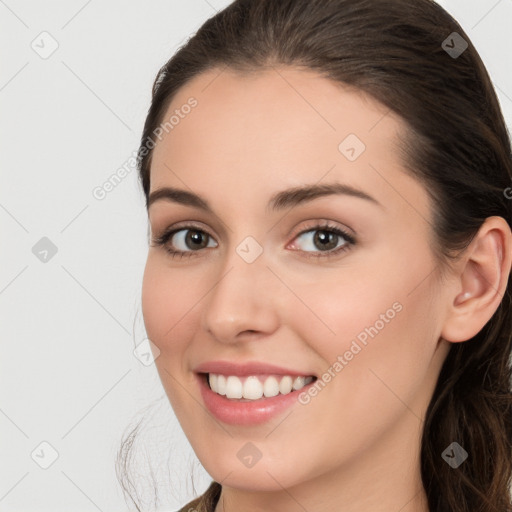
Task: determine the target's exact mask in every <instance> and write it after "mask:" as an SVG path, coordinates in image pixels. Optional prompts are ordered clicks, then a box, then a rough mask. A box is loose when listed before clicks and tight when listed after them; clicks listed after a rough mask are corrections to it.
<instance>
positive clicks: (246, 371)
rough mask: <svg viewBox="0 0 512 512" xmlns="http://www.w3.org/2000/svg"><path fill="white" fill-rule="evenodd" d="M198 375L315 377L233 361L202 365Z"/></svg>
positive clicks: (257, 363) (300, 372) (253, 362)
mask: <svg viewBox="0 0 512 512" xmlns="http://www.w3.org/2000/svg"><path fill="white" fill-rule="evenodd" d="M194 371H195V372H196V373H215V374H221V375H238V376H240V377H244V376H248V375H261V374H274V375H290V376H297V377H299V376H305V377H307V376H310V375H311V376H314V374H313V373H310V372H308V371H305V372H302V371H297V370H292V369H290V368H284V367H282V366H276V365H273V364H268V363H263V362H259V361H249V362H245V363H233V362H231V361H208V362H206V363H201V364H200V365H198V366H196V367H195V368H194Z"/></svg>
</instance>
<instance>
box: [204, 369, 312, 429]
mask: <svg viewBox="0 0 512 512" xmlns="http://www.w3.org/2000/svg"><path fill="white" fill-rule="evenodd" d="M196 377H197V378H198V380H199V387H200V389H201V396H202V397H203V400H204V403H205V405H206V407H207V408H208V410H209V411H210V412H211V413H212V414H213V415H214V416H215V417H216V418H217V419H218V420H220V421H222V422H224V423H229V424H230V425H257V424H260V423H265V422H266V421H268V420H269V419H270V418H273V417H274V416H277V415H278V414H279V413H281V412H283V411H284V410H285V409H287V408H288V407H291V406H292V405H293V404H294V403H295V402H297V399H298V396H299V394H300V393H302V392H303V391H307V389H308V388H309V387H310V386H312V385H313V384H314V383H315V381H313V382H310V383H309V384H308V385H306V386H304V387H303V388H301V389H299V390H297V391H291V392H290V393H288V394H287V395H281V394H279V395H276V396H273V397H270V398H267V397H263V398H260V399H259V400H253V401H251V402H239V401H237V400H230V399H229V398H226V397H225V396H223V395H219V394H217V393H215V392H213V391H212V390H211V389H210V387H209V386H208V384H207V383H206V379H205V378H204V374H203V375H199V374H196Z"/></svg>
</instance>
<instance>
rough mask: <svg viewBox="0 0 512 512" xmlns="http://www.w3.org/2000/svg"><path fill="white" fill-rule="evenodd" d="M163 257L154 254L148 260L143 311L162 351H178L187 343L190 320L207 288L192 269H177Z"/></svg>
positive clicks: (146, 326)
mask: <svg viewBox="0 0 512 512" xmlns="http://www.w3.org/2000/svg"><path fill="white" fill-rule="evenodd" d="M160 258H161V256H160V255H151V254H150V255H149V256H148V260H147V262H146V267H145V269H144V276H143V281H142V297H141V301H142V314H143V317H144V325H145V328H146V332H147V335H148V338H149V339H150V340H151V341H152V342H153V343H154V344H155V345H156V346H157V347H158V348H159V349H160V351H161V352H162V353H164V354H165V353H167V352H169V353H174V354H175V353H176V352H177V351H180V350H182V349H183V348H184V347H185V345H186V343H187V336H188V337H190V335H191V333H190V321H191V319H192V318H193V317H194V311H195V310H197V308H195V306H197V305H198V303H199V301H200V299H201V296H202V295H203V292H202V288H201V286H200V283H199V278H198V277H197V276H195V275H194V274H193V273H192V272H190V273H187V272H186V271H183V270H180V271H173V270H172V269H170V268H168V267H166V266H165V264H164V263H162V262H161V261H160ZM187 326H188V329H187ZM187 332H188V335H187V334H186V333H187Z"/></svg>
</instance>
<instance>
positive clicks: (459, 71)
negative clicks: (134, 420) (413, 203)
mask: <svg viewBox="0 0 512 512" xmlns="http://www.w3.org/2000/svg"><path fill="white" fill-rule="evenodd" d="M453 32H457V33H458V35H459V36H460V37H461V38H462V39H463V40H464V41H465V42H467V44H468V45H469V46H468V47H467V49H466V50H465V51H463V52H462V54H460V55H453V53H452V54H451V55H450V54H449V53H450V52H449V48H450V47H451V48H453V47H455V48H457V46H456V42H455V41H457V45H459V48H461V46H460V42H461V40H460V39H455V40H454V39H453V36H452V33H453ZM450 37H452V39H450ZM455 37H457V36H455ZM445 40H447V41H448V45H447V44H446V43H443V42H444V41H445ZM274 65H289V66H294V67H302V68H304V69H308V70H313V71H316V72H318V73H319V74H321V75H322V76H325V77H327V78H329V79H331V80H333V81H335V82H339V83H341V84H345V85H349V86H352V87H355V88H356V89H359V90H362V91H364V92H365V93H367V94H369V95H371V96H372V97H374V98H375V99H377V100H378V101H380V102H381V103H382V104H384V105H385V106H387V107H388V108H389V109H391V111H393V112H395V113H397V114H398V115H399V116H401V118H402V119H403V120H404V122H405V123H406V126H407V128H408V130H407V134H406V135H407V136H406V137H405V138H404V140H403V141H402V144H401V146H400V149H401V150H402V157H403V162H404V167H405V168H406V170H407V172H408V173H410V174H411V175H412V176H413V177H415V178H416V179H418V180H419V181H421V182H422V183H423V184H424V186H425V188H426V190H427V191H428V193H429V195H430V197H431V200H432V204H433V205H434V219H435V224H434V233H433V234H434V245H433V251H434V252H435V255H436V257H437V258H438V262H439V267H440V269H441V270H443V269H447V268H449V267H450V264H451V263H452V262H453V261H454V259H455V258H456V257H457V253H460V251H463V250H464V248H466V247H467V245H468V244H469V243H470V242H471V240H472V239H473V237H474V236H475V234H476V233H477V231H478V229H479V227H480V226H481V225H482V223H483V222H484V220H485V219H486V218H487V217H490V216H495V215H496V216H501V217H503V218H505V219H506V221H507V222H508V224H509V226H510V225H511V224H512V207H511V205H512V201H511V200H509V199H507V197H506V194H505V189H507V188H508V187H510V186H511V184H512V158H511V146H510V138H509V134H508V132H507V128H506V125H505V121H504V119H503V115H502V113H501V110H500V107H499V103H498V100H497V97H496V94H495V91H494V89H493V87H492V83H491V80H490V78H489V75H488V73H487V71H486V69H485V66H484V64H483V63H482V60H481V59H480V56H479V55H478V53H477V51H476V50H475V48H474V47H473V46H472V45H471V42H470V40H469V37H468V36H467V35H466V33H465V32H464V31H463V29H462V28H461V27H460V25H459V24H458V23H457V22H456V21H455V20H454V19H453V18H452V17H451V16H450V15H449V14H448V13H447V12H446V11H445V10H444V9H443V8H441V7H440V6H439V5H438V4H436V3H435V2H433V1H431V0H414V1H411V0H236V1H234V2H233V3H232V4H230V5H229V6H228V7H226V8H225V9H224V10H222V11H220V12H218V13H217V14H216V15H215V16H213V17H212V18H210V19H208V20H207V21H206V22H205V23H204V24H203V25H202V26H201V28H200V29H199V30H198V31H197V33H196V34H195V35H194V36H193V37H192V38H190V39H189V40H188V41H187V42H186V43H185V44H184V45H183V46H182V47H181V48H180V49H179V50H178V51H177V53H176V54H175V55H174V56H173V57H172V58H171V59H170V60H169V61H168V62H167V63H166V64H165V65H164V66H163V67H162V68H161V69H160V71H159V72H158V75H157V77H156V79H155V82H154V85H153V91H152V102H151V106H150V108H149V112H148V115H147V119H146V122H145V125H144V130H143V134H142V139H141V146H140V149H139V170H140V180H141V184H142V188H143V191H144V194H145V196H146V202H147V199H148V194H149V188H150V167H151V155H152V151H150V150H149V151H148V149H147V146H146V144H147V140H149V139H150V138H151V137H152V136H153V133H154V130H155V129H156V128H157V127H158V126H159V125H160V123H161V122H163V116H164V115H165V113H166V110H167V108H168V106H169V104H170V102H171V101H172V99H173V97H174V96H175V95H176V92H177V91H178V90H179V89H180V88H182V87H183V86H184V85H185V84H186V83H187V82H188V81H189V80H190V79H192V78H193V77H195V76H197V75H199V74H200V73H203V72H205V71H207V70H210V69H213V68H218V69H219V71H220V70H221V69H223V68H224V67H229V68H230V69H233V70H236V71H239V72H241V73H244V72H246V73H248V72H257V71H258V70H260V69H265V68H270V67H272V66H274ZM509 190H510V189H509ZM146 204H147V203H146ZM510 282H511V276H509V280H508V285H507V289H506V292H505V295H504V297H503V299H502V301H501V303H500V305H499V307H498V309H497V311H496V312H495V314H494V315H493V317H492V318H491V319H490V320H489V322H488V323H487V324H486V325H485V326H484V327H483V328H482V330H481V331H480V332H479V333H478V334H477V335H475V336H474V338H472V339H471V340H468V341H466V342H463V343H456V344H452V345H451V347H450V352H449V354H448V356H447V358H446V360H445V362H444V365H443V367H442V369H441V372H440V375H439V379H438V382H437V386H436V388H435V391H434V394H433V397H432V400H431V402H430V405H429V407H428V410H427V413H426V417H425V423H424V429H423V436H422V440H421V474H422V480H423V485H424V488H425V490H426V494H427V498H428V504H429V509H430V511H431V512H448V511H449V512H510V511H511V510H512V507H511V497H510V483H511V477H512V447H511V441H512V392H511V380H512V379H511V375H512V370H511V366H510V359H509V358H510V355H511V352H512V327H511V326H512V304H511V286H510ZM453 441H456V442H457V443H459V444H460V445H461V446H462V447H463V448H464V449H465V450H466V451H467V452H468V454H469V456H468V459H467V460H466V461H465V462H464V463H463V464H462V465H460V466H459V467H458V468H456V469H454V468H452V467H450V466H449V465H448V464H447V463H446V462H445V461H444V460H443V459H442V457H441V454H442V452H443V451H444V450H445V449H446V448H447V447H448V446H449V445H450V444H451V443H452V442H453ZM219 490H220V484H216V483H215V485H212V486H210V488H209V490H208V492H207V493H205V495H204V498H205V499H208V500H211V498H212V495H213V494H215V493H218V492H219ZM216 496H218V494H216ZM205 509H206V508H205Z"/></svg>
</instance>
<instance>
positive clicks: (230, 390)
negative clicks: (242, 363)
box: [226, 375, 243, 398]
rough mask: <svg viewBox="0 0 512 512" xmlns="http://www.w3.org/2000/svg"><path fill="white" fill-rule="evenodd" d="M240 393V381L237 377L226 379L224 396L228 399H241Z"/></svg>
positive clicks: (231, 376)
mask: <svg viewBox="0 0 512 512" xmlns="http://www.w3.org/2000/svg"><path fill="white" fill-rule="evenodd" d="M242 391H243V386H242V381H241V380H240V379H239V378H238V377H235V376H234V375H230V376H229V377H228V378H227V379H226V396H227V397H228V398H242Z"/></svg>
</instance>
